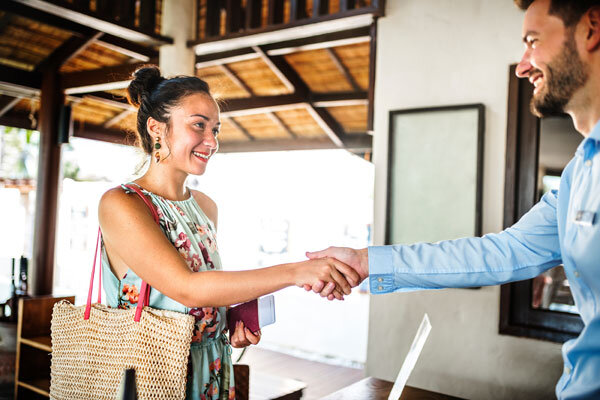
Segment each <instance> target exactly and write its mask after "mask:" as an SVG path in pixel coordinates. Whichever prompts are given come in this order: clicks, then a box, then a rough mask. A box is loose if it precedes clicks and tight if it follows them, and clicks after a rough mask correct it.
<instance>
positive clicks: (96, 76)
mask: <svg viewBox="0 0 600 400" xmlns="http://www.w3.org/2000/svg"><path fill="white" fill-rule="evenodd" d="M144 65H146V63H134V64H123V65H117V66H113V67H105V68H98V69H93V70H88V71H78V72H69V73H66V74H62V81H63V88H64V89H65V92H66V93H67V94H74V93H89V92H96V91H103V90H111V89H123V88H125V87H127V85H128V84H129V81H130V80H131V74H132V73H133V72H134V71H135V70H136V69H137V68H139V67H142V66H144Z"/></svg>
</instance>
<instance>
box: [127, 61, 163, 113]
mask: <svg viewBox="0 0 600 400" xmlns="http://www.w3.org/2000/svg"><path fill="white" fill-rule="evenodd" d="M164 80H165V78H163V77H162V76H161V75H160V69H159V68H158V67H157V66H156V65H147V66H143V67H140V68H138V69H137V70H136V71H135V72H134V73H133V80H132V81H131V83H130V84H129V87H128V88H127V94H128V96H127V97H128V98H129V102H130V103H131V104H132V105H133V106H135V107H139V106H140V105H141V104H142V100H143V98H144V97H149V96H150V95H151V94H152V91H153V90H154V89H155V88H156V87H157V86H158V85H159V84H160V83H161V82H162V81H164Z"/></svg>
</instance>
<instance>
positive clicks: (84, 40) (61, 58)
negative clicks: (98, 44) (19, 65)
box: [35, 32, 103, 72]
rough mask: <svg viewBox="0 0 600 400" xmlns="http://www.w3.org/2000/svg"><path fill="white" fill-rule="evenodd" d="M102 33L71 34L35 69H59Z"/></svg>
mask: <svg viewBox="0 0 600 400" xmlns="http://www.w3.org/2000/svg"><path fill="white" fill-rule="evenodd" d="M102 35H103V33H102V32H96V33H95V34H93V35H92V36H85V37H79V36H71V37H70V38H69V39H67V40H65V41H64V42H63V43H62V44H61V45H60V46H58V47H57V48H56V49H55V50H54V51H53V52H52V53H51V54H50V55H49V56H48V57H46V59H45V60H43V61H42V62H40V63H39V64H38V65H37V66H36V67H35V71H38V72H43V71H44V70H47V69H55V70H58V69H59V68H60V67H61V66H62V65H63V64H65V63H66V62H67V61H69V60H70V59H72V58H74V57H76V56H77V55H78V54H79V53H81V52H82V51H83V50H85V49H86V48H87V47H88V46H89V45H90V44H92V43H93V42H94V41H95V40H96V39H98V38H99V37H101V36H102Z"/></svg>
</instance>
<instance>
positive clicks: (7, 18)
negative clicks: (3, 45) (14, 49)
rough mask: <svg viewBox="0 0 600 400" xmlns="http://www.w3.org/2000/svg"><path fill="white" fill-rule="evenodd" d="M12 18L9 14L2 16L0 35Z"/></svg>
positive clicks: (0, 19)
mask: <svg viewBox="0 0 600 400" xmlns="http://www.w3.org/2000/svg"><path fill="white" fill-rule="evenodd" d="M12 19H13V16H12V15H10V14H8V13H7V14H4V15H3V16H2V17H1V18H0V33H2V31H4V28H6V27H7V26H8V25H10V23H11V22H12Z"/></svg>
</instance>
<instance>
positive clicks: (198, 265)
mask: <svg viewBox="0 0 600 400" xmlns="http://www.w3.org/2000/svg"><path fill="white" fill-rule="evenodd" d="M123 189H125V191H126V193H134V195H135V192H133V191H131V190H130V189H127V188H126V187H123ZM142 193H144V194H145V195H146V196H148V197H149V198H150V200H152V203H153V204H154V206H155V207H156V211H157V214H158V217H159V224H160V227H161V229H162V231H163V232H164V233H165V236H167V238H168V239H169V240H170V241H171V243H173V246H174V247H175V249H176V250H177V252H178V253H179V255H180V256H181V257H182V258H183V260H184V261H185V263H186V264H187V266H188V268H190V270H192V271H194V272H203V271H211V270H217V271H218V270H221V259H220V257H219V253H218V248H217V240H216V235H215V230H214V226H213V224H212V221H210V220H209V219H208V218H207V217H206V215H205V214H204V212H203V211H202V210H201V209H200V207H199V206H198V204H197V203H196V201H195V200H194V199H193V197H190V198H189V199H188V200H184V201H171V200H167V199H164V198H163V197H160V196H158V195H155V194H154V193H151V192H148V191H146V190H144V189H142ZM102 264H103V267H102V268H103V275H104V276H105V277H106V278H105V282H104V290H105V292H106V296H107V298H108V305H109V306H111V307H119V308H130V307H132V306H133V307H135V306H136V305H137V302H138V299H139V290H140V287H141V283H142V281H141V279H140V278H139V277H138V276H137V275H136V274H135V272H134V271H132V270H131V269H130V270H128V271H127V274H125V276H123V277H122V278H121V279H120V280H119V279H118V278H117V277H116V276H115V275H114V274H113V272H112V270H111V268H110V264H109V261H108V257H107V255H106V251H105V250H104V246H103V248H102ZM150 306H151V307H155V308H160V309H165V310H172V311H178V312H183V313H188V314H190V315H193V316H194V318H195V320H196V323H195V326H194V332H193V336H192V346H191V348H190V358H189V368H188V370H189V374H188V379H187V396H186V398H188V399H201V400H224V399H226V400H229V399H235V389H234V386H235V385H234V381H233V364H232V361H231V346H230V345H229V343H228V341H227V332H226V329H227V326H226V323H227V322H226V320H227V319H226V318H225V312H226V309H225V307H218V308H217V307H198V308H188V307H185V306H184V305H182V304H180V303H177V302H175V301H174V300H173V299H170V298H169V297H167V296H165V295H163V294H162V293H160V292H158V291H157V290H155V289H151V291H150Z"/></svg>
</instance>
